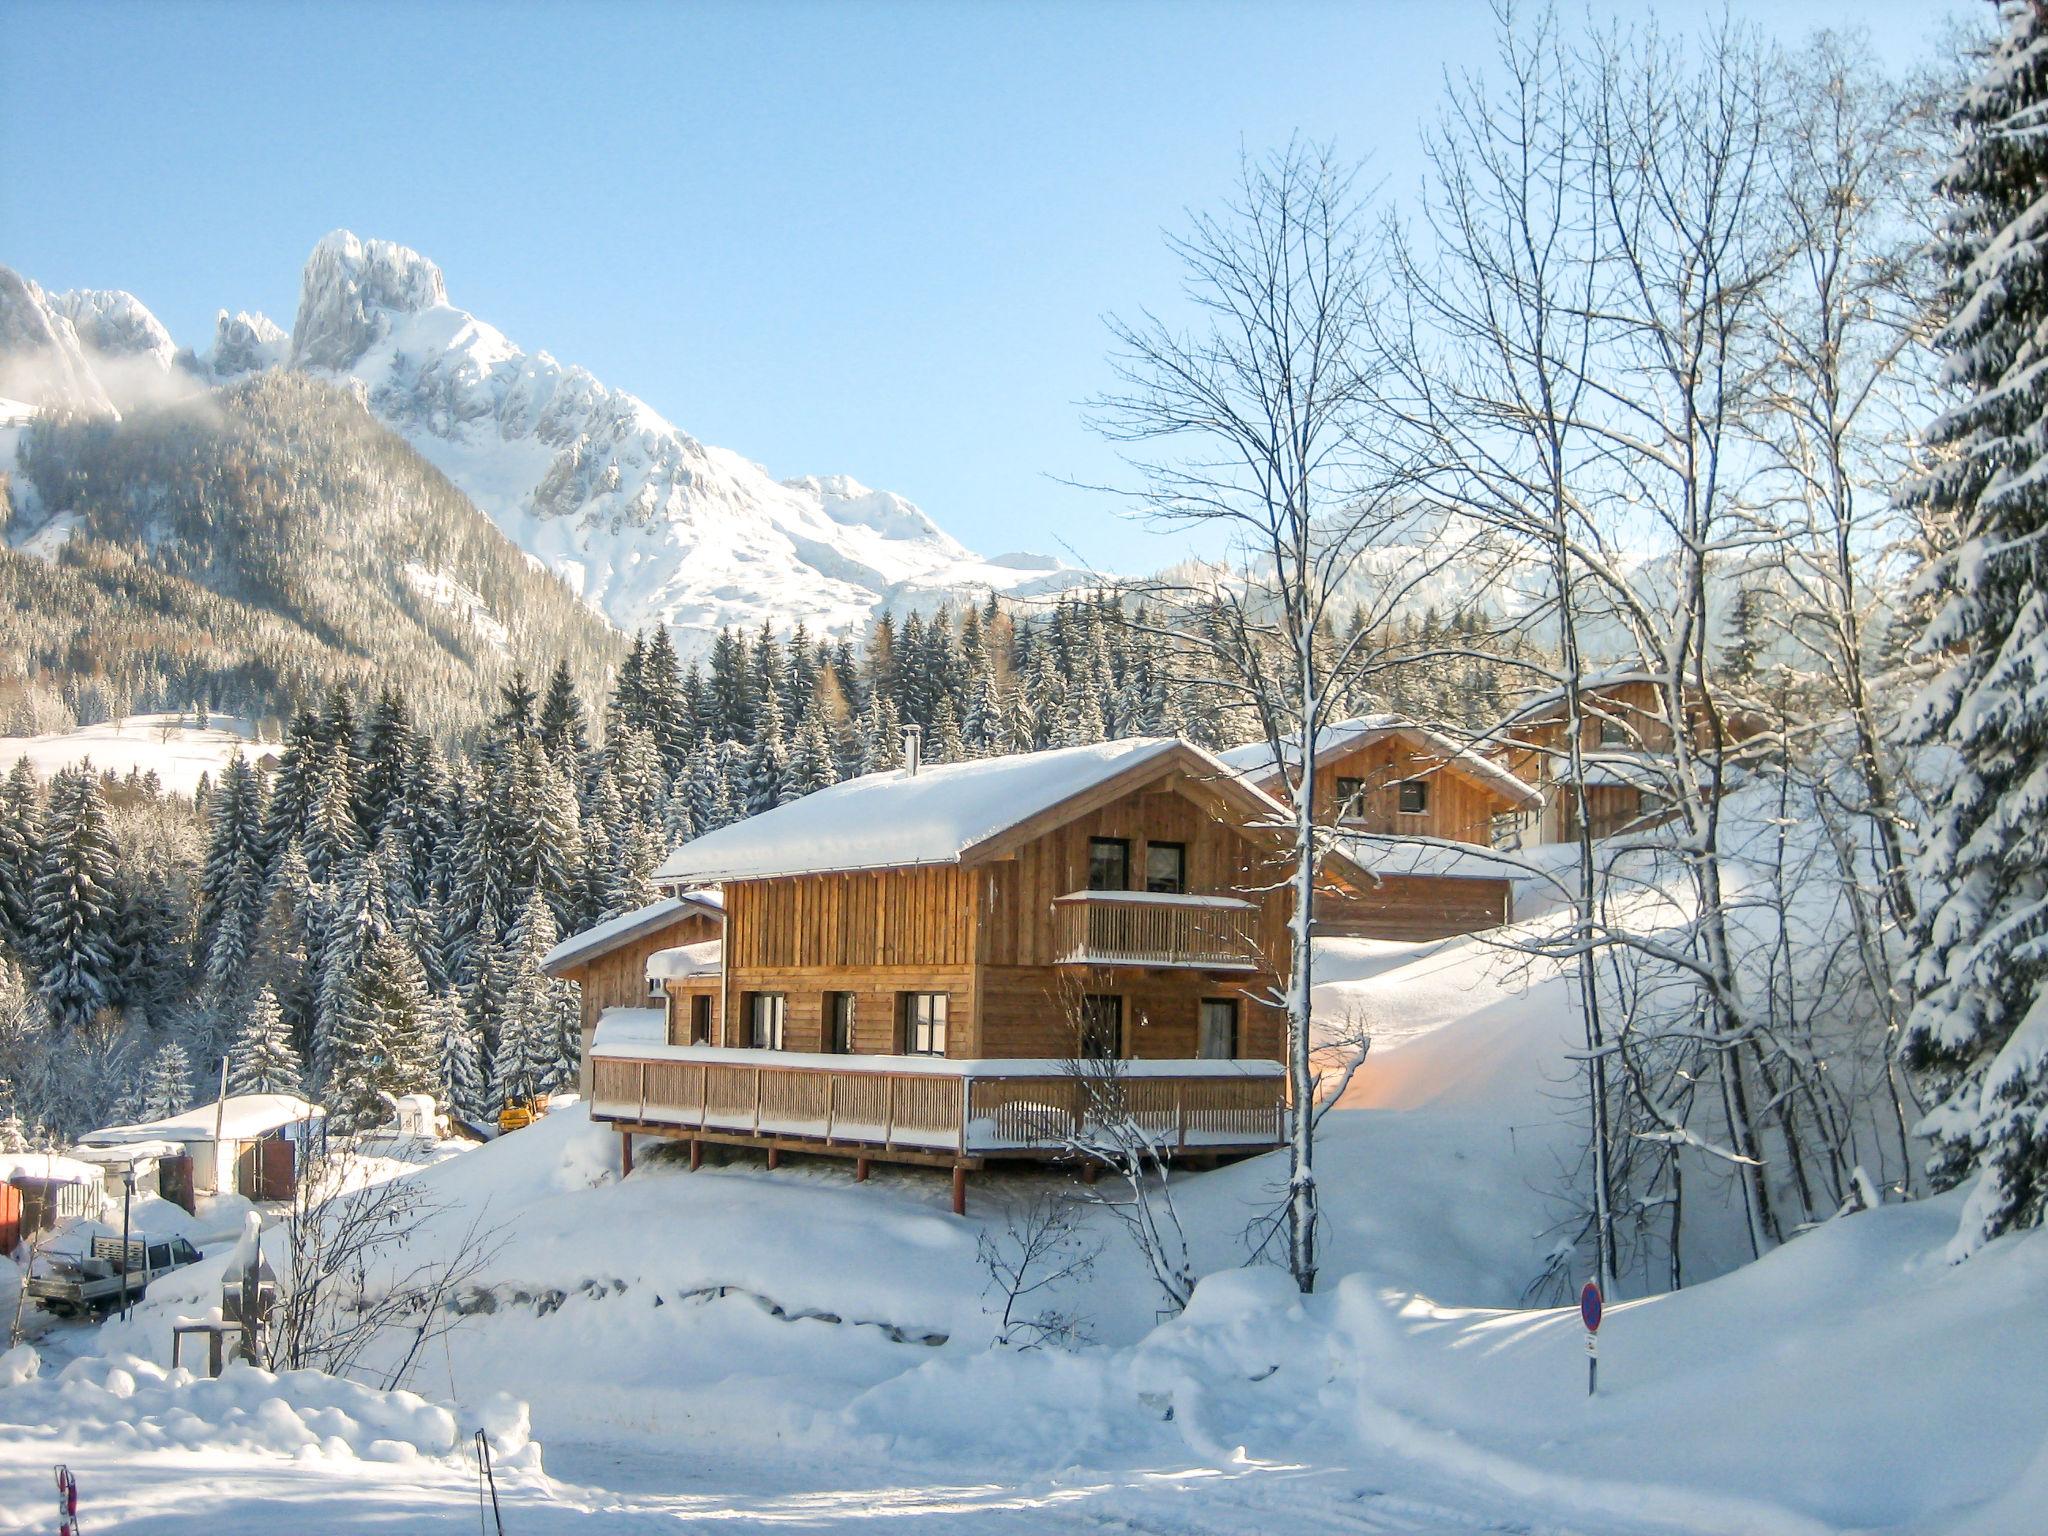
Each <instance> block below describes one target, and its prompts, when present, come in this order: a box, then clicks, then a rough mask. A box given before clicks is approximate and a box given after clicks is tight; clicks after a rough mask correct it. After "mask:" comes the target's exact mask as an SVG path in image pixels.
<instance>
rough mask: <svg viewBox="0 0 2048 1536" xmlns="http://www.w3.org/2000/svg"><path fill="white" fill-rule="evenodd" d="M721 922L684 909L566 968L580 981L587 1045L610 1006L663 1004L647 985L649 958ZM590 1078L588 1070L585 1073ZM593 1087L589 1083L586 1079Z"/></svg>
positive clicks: (704, 935)
mask: <svg viewBox="0 0 2048 1536" xmlns="http://www.w3.org/2000/svg"><path fill="white" fill-rule="evenodd" d="M720 931H721V925H720V923H719V921H718V919H717V918H715V917H712V916H710V915H709V914H707V913H704V912H696V911H692V912H683V913H680V914H678V915H677V917H676V920H675V921H674V922H672V923H669V924H667V925H666V926H664V927H661V928H656V929H654V930H653V931H651V932H649V933H644V934H642V935H640V937H639V938H637V939H634V940H632V941H631V942H629V943H626V944H622V945H620V946H619V947H618V948H617V949H614V950H610V951H608V952H606V953H605V954H602V955H598V956H597V957H596V958H594V959H592V960H590V961H588V962H587V963H585V964H583V965H573V966H568V967H566V968H564V970H563V972H562V976H563V978H564V979H565V980H568V981H573V982H575V983H576V986H577V990H578V991H580V992H581V993H582V995H583V1049H584V1050H585V1051H586V1052H588V1051H589V1049H590V1035H591V1031H593V1030H594V1029H596V1028H597V1016H598V1015H599V1014H600V1013H602V1012H604V1010H605V1009H607V1008H659V1007H660V1006H661V1005H662V1004H661V998H660V997H659V996H657V995H655V994H653V993H650V992H649V991H648V989H647V958H648V956H650V955H652V954H654V953H655V952H656V951H657V950H663V949H674V948H675V947H676V946H677V945H679V944H699V943H702V942H703V941H704V940H706V939H715V938H717V937H719V934H720ZM583 1075H584V1077H585V1078H586V1079H587V1078H588V1076H589V1073H588V1071H587V1070H586V1071H585V1073H584V1074H583ZM584 1090H585V1091H586V1092H587V1091H588V1090H589V1083H588V1082H587V1081H586V1082H585V1083H584Z"/></svg>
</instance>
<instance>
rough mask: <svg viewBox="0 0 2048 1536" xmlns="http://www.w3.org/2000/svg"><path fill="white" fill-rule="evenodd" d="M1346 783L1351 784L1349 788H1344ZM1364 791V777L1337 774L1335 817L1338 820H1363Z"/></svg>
mask: <svg viewBox="0 0 2048 1536" xmlns="http://www.w3.org/2000/svg"><path fill="white" fill-rule="evenodd" d="M1346 784H1349V785H1350V786H1351V788H1350V789H1349V790H1346V789H1345V788H1344V786H1345V785H1346ZM1365 791H1366V783H1365V780H1364V779H1354V778H1352V777H1351V776H1350V775H1349V774H1342V775H1339V776H1338V779H1337V819H1338V820H1339V821H1363V820H1364V819H1365Z"/></svg>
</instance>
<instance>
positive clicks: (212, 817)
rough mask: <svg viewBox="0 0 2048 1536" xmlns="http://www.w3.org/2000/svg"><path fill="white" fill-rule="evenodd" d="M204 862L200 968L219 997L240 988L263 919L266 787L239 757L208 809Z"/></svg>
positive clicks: (231, 760) (224, 772)
mask: <svg viewBox="0 0 2048 1536" xmlns="http://www.w3.org/2000/svg"><path fill="white" fill-rule="evenodd" d="M208 820H209V823H210V825H209V826H208V829H207V837H206V862H205V863H204V865H203V866H201V870H200V876H199V932H198V936H197V937H198V943H199V956H198V958H199V963H200V967H201V974H202V975H203V976H204V977H205V980H206V984H207V986H208V988H209V989H210V990H211V991H212V992H213V994H214V995H215V996H216V997H220V998H226V997H230V996H233V995H234V993H235V992H236V990H237V989H238V988H239V987H240V986H241V985H242V978H243V974H244V972H245V970H246V968H247V966H248V963H249V955H250V953H251V951H252V950H253V949H254V947H255V943H256V923H257V920H258V919H259V918H260V917H261V916H262V910H263V888H264V876H265V870H266V866H267V862H268V860H267V857H266V854H265V848H264V835H263V785H262V781H261V780H259V779H258V778H257V776H256V774H255V771H254V770H253V769H251V768H250V766H249V764H248V763H247V762H246V761H245V760H244V759H243V757H242V754H241V753H239V752H237V753H235V754H234V755H233V756H232V757H230V758H229V759H228V765H227V767H226V768H225V769H224V770H222V773H221V778H220V787H219V788H218V789H217V790H216V791H215V792H214V796H213V799H212V801H211V803H210V805H209V807H208Z"/></svg>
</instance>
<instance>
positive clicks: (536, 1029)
mask: <svg viewBox="0 0 2048 1536" xmlns="http://www.w3.org/2000/svg"><path fill="white" fill-rule="evenodd" d="M555 940H556V928H555V920H554V914H553V913H551V912H550V911H549V910H548V908H547V904H546V903H545V902H543V901H540V900H539V899H538V898H536V899H534V900H531V901H529V902H527V904H526V906H525V908H524V910H522V911H521V912H520V914H519V920H518V922H516V923H514V924H513V925H512V929H511V931H510V932H509V933H507V934H506V935H505V954H506V964H505V970H506V974H507V976H508V978H509V981H508V985H507V986H506V988H505V992H506V1002H505V1008H504V1014H503V1019H502V1022H501V1025H500V1028H499V1033H498V1048H497V1051H496V1053H495V1055H494V1056H493V1057H492V1060H491V1097H492V1099H493V1101H494V1102H498V1103H503V1102H504V1100H505V1099H506V1098H508V1097H511V1096H513V1095H515V1094H525V1093H549V1092H552V1091H553V1090H555V1089H557V1088H559V1087H561V1086H563V1085H564V1084H565V1083H569V1082H573V1081H575V1077H576V1068H577V1062H578V1059H579V1055H580V1049H579V1048H580V1042H581V1028H582V1024H581V1010H580V1008H579V1007H578V1004H577V996H576V989H575V987H574V986H573V985H571V984H570V983H568V982H565V981H559V980H556V979H555V978H553V977H551V976H548V975H546V974H545V973H544V972H543V971H542V970H541V968H540V967H541V961H542V960H543V959H544V958H545V957H546V955H547V953H548V951H549V950H551V949H553V948H554V947H555Z"/></svg>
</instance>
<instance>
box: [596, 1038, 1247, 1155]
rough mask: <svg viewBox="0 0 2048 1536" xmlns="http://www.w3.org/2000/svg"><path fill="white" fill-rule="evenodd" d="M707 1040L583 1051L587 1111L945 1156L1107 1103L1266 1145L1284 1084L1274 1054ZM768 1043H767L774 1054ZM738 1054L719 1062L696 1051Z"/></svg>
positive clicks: (1060, 1127)
mask: <svg viewBox="0 0 2048 1536" xmlns="http://www.w3.org/2000/svg"><path fill="white" fill-rule="evenodd" d="M766 1054H769V1053H766V1052H758V1051H746V1052H727V1051H721V1050H720V1049H718V1048H716V1047H693V1048H689V1049H687V1050H683V1049H679V1048H670V1049H669V1050H667V1051H666V1052H664V1053H663V1054H662V1055H660V1056H650V1057H637V1056H623V1055H601V1056H595V1057H593V1059H592V1062H591V1067H592V1084H591V1115H592V1116H593V1118H595V1119H599V1120H611V1121H622V1122H629V1123H633V1124H639V1125H647V1126H662V1127H674V1128H676V1129H677V1130H682V1131H688V1130H703V1131H715V1132H720V1133H725V1134H732V1133H738V1134H743V1135H748V1136H756V1137H760V1138H763V1139H774V1140H778V1141H789V1140H797V1141H816V1142H818V1143H820V1144H821V1145H828V1146H835V1147H846V1148H850V1149H854V1150H858V1149H860V1148H862V1147H873V1148H876V1149H878V1150H882V1151H889V1150H897V1149H901V1150H905V1151H914V1152H920V1153H952V1154H954V1155H956V1156H969V1157H973V1156H987V1155H996V1156H1001V1155H1004V1154H1006V1153H1008V1154H1025V1155H1048V1154H1053V1155H1056V1154H1059V1153H1061V1152H1064V1151H1069V1150H1073V1149H1075V1148H1077V1147H1078V1146H1080V1145H1083V1144H1085V1143H1087V1142H1088V1141H1089V1140H1091V1139H1092V1138H1093V1137H1094V1136H1095V1135H1096V1134H1097V1132H1098V1130H1099V1126H1098V1125H1097V1124H1096V1122H1098V1121H1100V1120H1101V1119H1103V1118H1104V1117H1108V1116H1118V1117H1122V1118H1126V1119H1127V1120H1128V1121H1129V1122H1130V1123H1132V1124H1134V1125H1136V1126H1138V1127H1139V1128H1141V1129H1142V1130H1143V1131H1144V1132H1145V1134H1146V1135H1147V1136H1148V1137H1149V1138H1151V1139H1152V1140H1153V1141H1154V1142H1155V1143H1156V1144H1157V1145H1159V1146H1161V1147H1162V1148H1164V1149H1170V1150H1178V1151H1186V1150H1202V1149H1217V1148H1225V1147H1227V1148H1231V1149H1236V1150H1251V1149H1257V1148H1261V1147H1270V1146H1277V1145H1279V1144H1280V1142H1281V1141H1282V1139H1283V1138H1284V1136H1285V1124H1284V1120H1285V1109H1286V1087H1285V1077H1284V1075H1283V1074H1282V1073H1281V1071H1280V1068H1279V1065H1278V1063H1263V1062H1246V1063H1229V1064H1224V1063H1209V1062H1200V1063H1197V1062H1189V1063H1186V1064H1185V1066H1184V1068H1183V1069H1182V1070H1179V1071H1176V1070H1175V1066H1176V1064H1174V1063H1168V1062H1157V1061H1149V1062H1137V1063H1130V1064H1127V1066H1126V1067H1125V1068H1122V1069H1117V1070H1111V1069H1104V1068H1100V1067H1099V1066H1097V1065H1096V1064H1093V1063H1091V1064H1088V1065H1086V1066H1084V1067H1080V1068H1073V1067H1070V1066H1068V1065H1066V1064H1064V1063H1062V1062H1059V1061H1057V1060H1053V1061H1047V1062H1045V1063H1044V1064H1043V1065H1040V1064H1038V1063H1035V1062H1034V1063H1019V1062H1002V1063H988V1062H970V1061H963V1062H959V1063H950V1062H947V1063H935V1064H934V1069H933V1070H918V1071H898V1070H889V1069H888V1068H887V1067H886V1066H883V1065H881V1064H879V1063H877V1064H875V1065H865V1064H862V1065H854V1064H851V1063H850V1062H849V1059H848V1058H845V1057H832V1056H826V1055H817V1054H811V1053H803V1054H799V1053H795V1052H790V1053H787V1054H788V1055H790V1056H791V1057H792V1058H793V1059H792V1060H791V1061H790V1062H789V1064H787V1065H785V1064H782V1063H779V1062H776V1063H769V1062H763V1061H760V1060H758V1058H759V1057H761V1056H763V1055H766ZM778 1054H779V1053H778ZM719 1055H734V1056H744V1057H746V1058H748V1059H746V1060H741V1061H734V1062H731V1063H726V1062H721V1061H717V1060H708V1059H704V1058H707V1057H715V1056H719Z"/></svg>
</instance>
